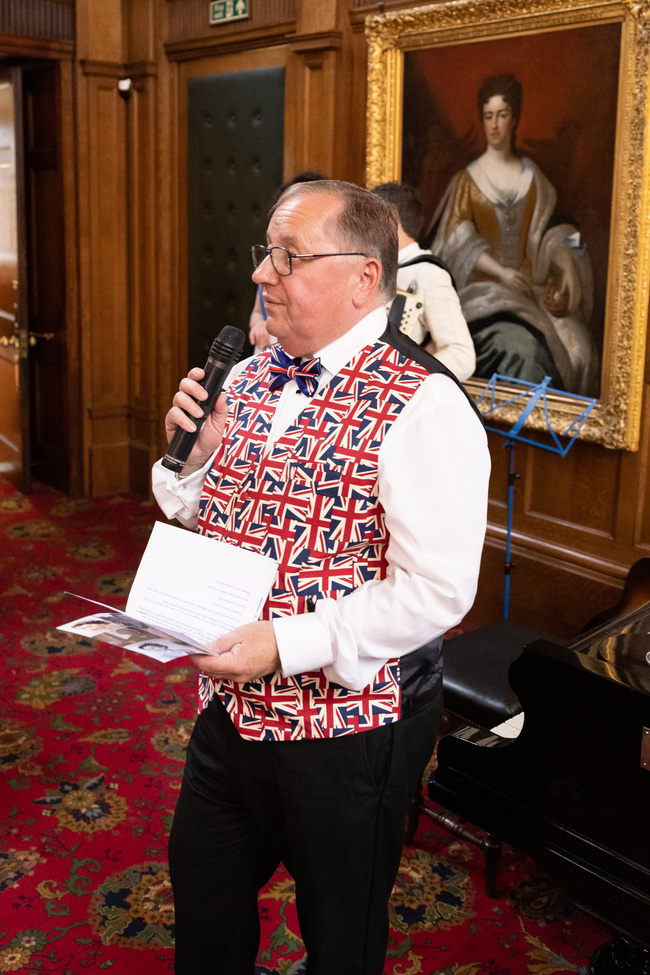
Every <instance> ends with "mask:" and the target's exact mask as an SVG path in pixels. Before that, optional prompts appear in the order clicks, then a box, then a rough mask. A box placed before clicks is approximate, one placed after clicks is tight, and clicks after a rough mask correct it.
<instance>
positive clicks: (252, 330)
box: [248, 169, 325, 352]
mask: <svg viewBox="0 0 650 975" xmlns="http://www.w3.org/2000/svg"><path fill="white" fill-rule="evenodd" d="M317 179H325V177H324V176H323V174H322V173H318V172H314V171H312V170H309V169H308V170H305V172H303V173H298V175H297V176H294V177H293V179H290V180H287V182H286V183H283V184H282V186H280V188H279V189H278V190H277V191H276V194H275V200H274V202H277V200H279V199H280V197H281V196H282V194H283V193H284V191H285V190H287V189H288V188H289V187H290V186H293V185H294V184H295V183H311V182H313V181H314V180H317ZM248 340H249V342H250V344H251V345H252V346H253V349H254V350H255V352H261V351H262V349H265V348H266V347H267V346H269V345H273V343H274V341H275V340H274V338H273V336H272V335H269V333H268V332H267V330H266V308H265V307H264V299H263V298H262V290H261V288H260V287H258V289H257V292H256V294H255V304H254V305H253V310H252V312H251V317H250V319H249V322H248Z"/></svg>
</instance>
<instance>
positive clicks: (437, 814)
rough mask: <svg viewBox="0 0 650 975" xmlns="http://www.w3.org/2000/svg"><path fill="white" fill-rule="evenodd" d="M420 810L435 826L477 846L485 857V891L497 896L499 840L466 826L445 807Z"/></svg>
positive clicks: (491, 895)
mask: <svg viewBox="0 0 650 975" xmlns="http://www.w3.org/2000/svg"><path fill="white" fill-rule="evenodd" d="M422 812H423V813H424V814H425V816H428V817H429V819H432V820H433V822H434V823H435V824H436V826H440V828H441V829H444V830H446V831H447V832H448V833H451V835H452V836H458V837H460V839H462V840H465V842H466V843H473V844H474V846H478V848H479V849H480V851H481V852H482V854H483V856H484V858H485V893H486V895H487V896H488V897H496V896H497V867H498V864H499V860H500V858H501V840H498V839H497V838H496V836H493V835H492V833H482V832H480V831H479V830H478V829H475V828H474V827H473V826H468V825H467V822H466V821H465V820H464V819H460V818H459V817H458V816H455V815H454V814H453V813H450V812H447V810H446V809H430V808H429V806H423V809H422Z"/></svg>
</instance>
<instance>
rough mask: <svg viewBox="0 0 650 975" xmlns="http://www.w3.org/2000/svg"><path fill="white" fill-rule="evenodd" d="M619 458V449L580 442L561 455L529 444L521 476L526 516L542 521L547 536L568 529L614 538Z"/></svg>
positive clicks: (620, 454) (543, 530)
mask: <svg viewBox="0 0 650 975" xmlns="http://www.w3.org/2000/svg"><path fill="white" fill-rule="evenodd" d="M621 457H622V453H621V452H620V451H609V450H604V449H603V448H602V447H598V446H595V445H593V444H589V443H583V442H582V441H576V442H575V443H574V444H573V446H572V447H571V449H570V450H569V452H568V453H567V455H566V456H565V457H561V456H560V455H559V454H555V453H551V452H550V451H546V450H544V449H542V448H536V447H529V448H528V452H527V457H526V470H525V473H524V474H523V476H522V480H523V482H524V489H525V513H526V515H527V516H528V518H530V519H532V518H534V519H536V520H537V521H540V522H544V523H545V525H540V529H539V530H540V531H542V532H547V533H548V537H556V536H557V534H558V532H561V533H565V532H566V530H567V529H569V528H572V529H575V530H576V531H578V532H587V533H590V534H591V533H593V534H594V535H597V536H599V537H601V538H602V537H605V538H613V536H614V531H615V525H616V506H617V499H618V494H619V483H620V469H621Z"/></svg>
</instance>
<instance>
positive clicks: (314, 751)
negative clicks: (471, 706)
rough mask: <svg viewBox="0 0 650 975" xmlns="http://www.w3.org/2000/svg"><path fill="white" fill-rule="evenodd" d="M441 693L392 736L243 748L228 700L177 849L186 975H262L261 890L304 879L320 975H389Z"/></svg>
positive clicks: (172, 859)
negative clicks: (398, 896) (400, 877)
mask: <svg viewBox="0 0 650 975" xmlns="http://www.w3.org/2000/svg"><path fill="white" fill-rule="evenodd" d="M441 711H442V692H441V689H439V691H438V694H437V695H436V699H435V700H434V701H432V702H431V704H430V705H428V706H427V707H426V709H425V710H424V711H421V712H420V713H419V714H417V715H415V716H413V717H410V718H408V719H406V720H403V721H397V722H395V723H393V724H390V725H387V726H385V727H383V728H378V729H375V730H372V731H364V732H361V733H358V734H354V735H349V736H344V737H342V738H333V739H325V740H313V739H311V740H309V739H303V740H300V741H293V742H275V741H270V742H257V741H245V740H244V739H243V738H241V737H240V736H239V734H238V733H237V731H236V729H235V727H234V725H233V724H232V722H231V721H230V718H229V717H228V714H227V712H226V710H225V708H224V707H223V705H222V704H221V702H220V701H219V700H218V699H216V698H215V699H213V701H212V702H211V703H210V705H209V707H208V708H207V709H206V710H205V711H203V713H202V714H201V715H200V716H199V717H198V719H197V722H196V725H195V729H194V732H193V734H192V737H191V739H190V742H189V745H188V753H187V762H186V766H185V774H184V777H183V784H182V787H181V793H180V796H179V800H178V805H177V807H176V813H175V816H174V823H173V826H172V830H171V834H170V838H169V865H170V873H171V879H172V886H173V889H174V901H175V910H176V967H175V971H176V973H177V975H253V971H254V967H255V959H256V956H257V952H258V948H259V939H260V926H259V913H258V906H257V894H258V891H259V889H260V888H261V887H262V886H263V885H264V884H265V883H266V882H267V881H268V880H269V879H270V877H271V876H272V875H273V873H274V871H275V869H276V867H277V866H278V864H279V863H280V862H282V863H284V865H285V867H286V868H287V870H288V871H289V872H290V874H291V875H292V877H293V879H294V882H295V888H296V909H297V912H298V920H299V923H300V931H301V935H302V938H303V941H304V943H305V948H306V951H307V955H308V962H307V971H308V973H309V975H381V973H382V971H383V967H384V961H385V957H386V948H387V943H388V929H389V925H388V899H389V897H390V893H391V890H392V887H393V884H394V881H395V877H396V876H397V871H398V868H399V862H400V857H401V851H402V844H403V838H404V823H405V816H406V811H407V809H408V806H409V803H410V801H411V799H412V798H413V796H414V794H415V790H416V788H417V786H418V782H419V778H420V777H421V775H422V772H423V769H424V767H425V765H426V763H427V762H428V760H429V758H430V757H431V754H432V753H433V749H434V746H435V738H436V733H437V730H438V726H439V723H440V715H441Z"/></svg>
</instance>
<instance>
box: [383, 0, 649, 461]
mask: <svg viewBox="0 0 650 975" xmlns="http://www.w3.org/2000/svg"><path fill="white" fill-rule="evenodd" d="M463 6H466V7H467V9H468V12H467V14H466V18H467V23H466V24H464V25H463V20H462V17H460V19H459V18H458V12H459V11H461V12H462V8H463ZM452 7H453V8H455V12H456V14H457V19H456V22H455V24H454V20H453V18H452V17H451V16H449V17H447V18H446V19H445V8H452ZM612 7H613V5H612ZM482 8H483V9H484V10H485V15H484V16H483V17H481V16H480V14H481V9H482ZM538 8H539V9H538V10H537V11H536V12H537V13H538V14H540V13H541V14H542V16H544V15H546V17H547V24H548V26H547V27H546V29H544V30H540V29H539V27H540V25H541V22H540V18H539V16H538V17H537V18H532V19H530V20H527V19H526V17H522V18H521V19H520V22H519V24H517V23H516V21H514V20H512V19H510V20H509V21H508V22H507V26H505V24H506V22H505V21H504V18H503V16H497V14H498V13H499V11H500V9H501V13H502V12H503V8H500V7H499V5H498V4H497V3H491V4H490V3H485V4H481V3H480V2H479V3H474V4H471V5H470V4H467V5H463V4H462V3H461V4H459V3H454V4H441V5H440V6H439V7H437V8H434V9H433V10H432V9H431V8H428V10H427V12H426V13H422V14H419V13H418V10H417V9H414V10H413V11H406V12H402V13H401V14H399V15H397V16H396V17H395V18H394V23H393V25H392V26H391V27H388V26H387V25H386V20H385V21H384V24H385V27H384V29H382V26H381V20H380V18H379V17H375V18H369V24H370V22H371V21H372V23H373V24H374V25H375V32H376V33H375V37H380V38H381V44H379V43H378V44H377V46H376V48H375V49H374V56H373V47H372V45H373V27H372V25H371V26H370V27H369V29H367V35H368V37H369V41H370V45H371V58H370V73H369V81H370V85H369V113H368V121H369V140H368V148H369V166H368V182H369V185H373V184H375V183H376V182H380V181H382V180H384V179H399V180H400V181H402V182H404V183H407V184H409V185H411V186H412V187H413V188H414V189H415V191H416V193H417V195H418V197H419V199H420V201H421V203H422V204H423V207H424V211H425V223H424V228H423V234H422V243H423V245H424V246H427V247H430V248H431V250H432V252H433V254H434V255H436V256H437V257H438V258H440V259H442V260H443V261H444V262H445V263H446V265H447V266H448V268H449V270H450V272H451V274H452V276H453V278H454V282H455V285H456V288H457V291H458V294H459V297H460V301H461V305H462V309H463V313H464V315H465V318H466V320H467V323H468V326H469V329H470V332H471V335H472V339H473V342H474V346H475V351H476V360H477V365H476V370H475V374H474V376H473V377H472V380H471V381H470V383H469V386H470V387H471V386H472V385H473V386H474V388H475V390H476V391H478V390H479V389H480V388H481V386H483V387H484V386H485V383H486V382H487V381H488V380H489V379H490V378H491V377H492V376H493V375H494V374H495V373H498V374H500V375H501V376H502V377H512V378H513V379H515V380H525V381H527V382H530V383H540V382H542V380H544V378H545V377H550V387H551V390H555V391H557V392H558V394H563V395H564V396H565V397H566V396H567V395H569V396H573V397H576V398H577V397H591V398H593V399H595V400H598V406H597V408H596V410H595V411H594V417H597V416H598V413H599V412H600V415H601V416H602V414H603V412H605V413H607V412H608V411H609V412H610V413H611V407H612V404H611V403H610V400H611V398H612V391H613V389H614V387H615V386H616V385H621V386H622V387H623V394H624V399H625V403H624V404H621V401H620V398H619V399H618V403H617V405H616V406H615V407H614V413H612V417H613V416H614V414H616V419H612V421H611V423H610V424H609V427H610V430H609V433H607V434H605V435H604V436H603V435H602V422H599V421H598V420H597V419H596V420H595V422H594V423H592V424H591V427H590V428H589V429H588V430H587V437H588V438H589V439H596V440H598V439H601V440H602V442H604V443H605V445H606V446H626V447H632V449H633V448H634V442H633V440H634V433H633V429H632V427H631V426H630V422H632V423H633V417H631V416H630V410H634V409H636V408H637V403H636V398H635V397H636V393H635V390H634V384H635V383H638V381H639V369H641V372H642V366H641V364H640V363H639V362H638V361H636V360H637V359H639V358H642V354H641V353H642V348H643V342H644V340H645V320H646V312H647V297H646V304H645V307H639V306H638V305H637V302H638V300H639V295H642V294H645V295H646V296H647V276H648V275H647V267H645V268H644V267H641V266H640V262H639V264H638V266H636V267H635V268H634V269H632V268H630V267H625V266H620V263H621V262H624V261H625V259H626V258H625V255H626V254H627V255H628V256H629V254H630V250H629V245H630V242H631V238H630V235H632V242H633V243H635V242H636V241H638V238H639V230H640V229H642V228H643V227H645V226H646V222H647V213H646V210H647V207H645V209H644V206H645V204H644V202H643V200H644V198H645V197H647V192H645V193H644V192H643V188H644V187H645V184H646V181H647V175H646V174H645V172H644V171H643V163H642V161H641V160H642V155H643V152H642V148H643V147H642V145H640V146H639V150H640V155H639V156H638V157H637V161H636V162H635V161H634V158H635V157H634V146H633V144H632V143H631V142H630V131H629V128H627V126H628V124H629V122H628V119H629V118H630V117H631V114H632V111H633V109H634V106H633V105H632V99H633V96H632V93H631V90H630V89H629V88H628V85H629V84H630V82H634V80H635V78H634V75H635V71H636V70H637V67H636V64H637V60H638V55H639V51H640V50H641V48H640V44H641V42H640V41H639V36H638V35H637V32H636V29H637V27H638V26H639V25H638V23H637V22H636V21H635V19H634V12H633V11H631V10H630V13H629V16H627V19H626V17H625V16H623V15H621V13H620V11H621V10H622V8H621V7H620V5H619V7H618V8H617V9H618V11H619V15H618V16H617V17H614V16H609V17H607V18H599V19H597V20H596V21H594V20H593V17H592V16H591V15H590V14H588V12H587V10H586V8H585V9H584V10H582V9H581V8H580V5H579V4H569V5H568V8H567V9H568V13H566V11H565V10H564V8H562V7H561V5H559V4H552V5H550V6H548V8H547V7H545V5H544V4H543V3H540V4H538ZM491 12H492V13H493V14H494V23H492V24H491V23H490V13H491ZM474 22H476V23H477V25H478V27H477V28H475V27H474ZM438 25H439V26H438ZM458 25H460V26H458ZM380 47H381V52H382V53H378V52H379V49H380ZM633 52H634V54H635V55H636V58H635V57H634V56H633ZM382 59H383V61H384V67H385V68H386V69H387V70H385V71H384V77H385V78H386V79H387V80H386V81H381V82H380V85H381V86H383V89H384V90H383V91H382V92H380V93H379V95H380V97H379V98H376V97H375V96H376V95H377V92H376V83H377V78H378V77H379V75H378V73H376V72H374V71H373V68H377V66H378V64H379V62H380V61H381V60H382ZM644 85H645V83H644ZM634 90H638V86H636V88H635V89H634ZM381 104H384V105H385V106H386V109H385V116H386V118H385V121H384V119H383V113H382V111H381V110H380V109H379V110H378V106H380V105H381ZM645 121H646V120H645V102H643V116H642V122H643V128H645ZM377 137H379V138H382V137H383V138H384V139H385V145H386V146H387V147H388V149H386V150H385V151H380V150H379V147H378V143H377V141H376V140H377ZM391 147H392V148H391ZM635 167H636V169H635ZM626 172H627V173H628V174H629V175H630V176H633V177H634V178H633V179H632V182H631V183H630V182H629V181H628V184H627V185H626V183H625V173H626ZM630 186H636V191H637V198H636V201H634V200H631V199H630V196H629V190H630ZM623 216H625V217H627V221H626V222H624V221H623V220H622V217H623ZM638 257H639V258H641V257H642V255H641V253H640V252H639V253H638ZM630 302H632V305H631V304H630ZM625 307H627V309H628V314H629V316H630V317H629V320H628V321H625V320H624V316H622V315H621V311H622V309H624V308H625ZM630 345H632V346H633V347H634V351H633V352H632V355H633V356H634V357H635V361H631V359H630V357H629V347H630ZM623 347H625V349H624V348H623ZM625 350H627V352H626V351H625ZM626 355H627V356H628V359H627V360H626V358H625V356H626ZM556 399H557V402H558V404H560V399H561V397H560V395H558V396H557V397H556ZM621 405H622V408H623V412H624V413H625V416H624V418H623V421H624V425H625V426H626V433H625V434H623V435H621V433H620V430H619V432H618V433H614V435H613V436H612V431H613V429H614V428H615V427H617V426H618V427H620V421H621V415H620V410H621ZM638 405H639V406H640V403H639V404H638ZM577 408H578V406H577V405H576V409H577ZM617 411H618V412H617ZM570 412H571V411H570V410H569V414H570ZM564 413H566V408H565V407H563V406H562V405H561V404H560V405H558V415H557V417H556V418H555V421H556V422H555V426H556V427H557V428H558V430H559V432H562V429H561V428H562V424H563V422H564V419H563V416H562V414H564ZM567 419H568V417H567ZM599 427H600V429H599ZM626 439H627V442H625V441H626Z"/></svg>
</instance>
